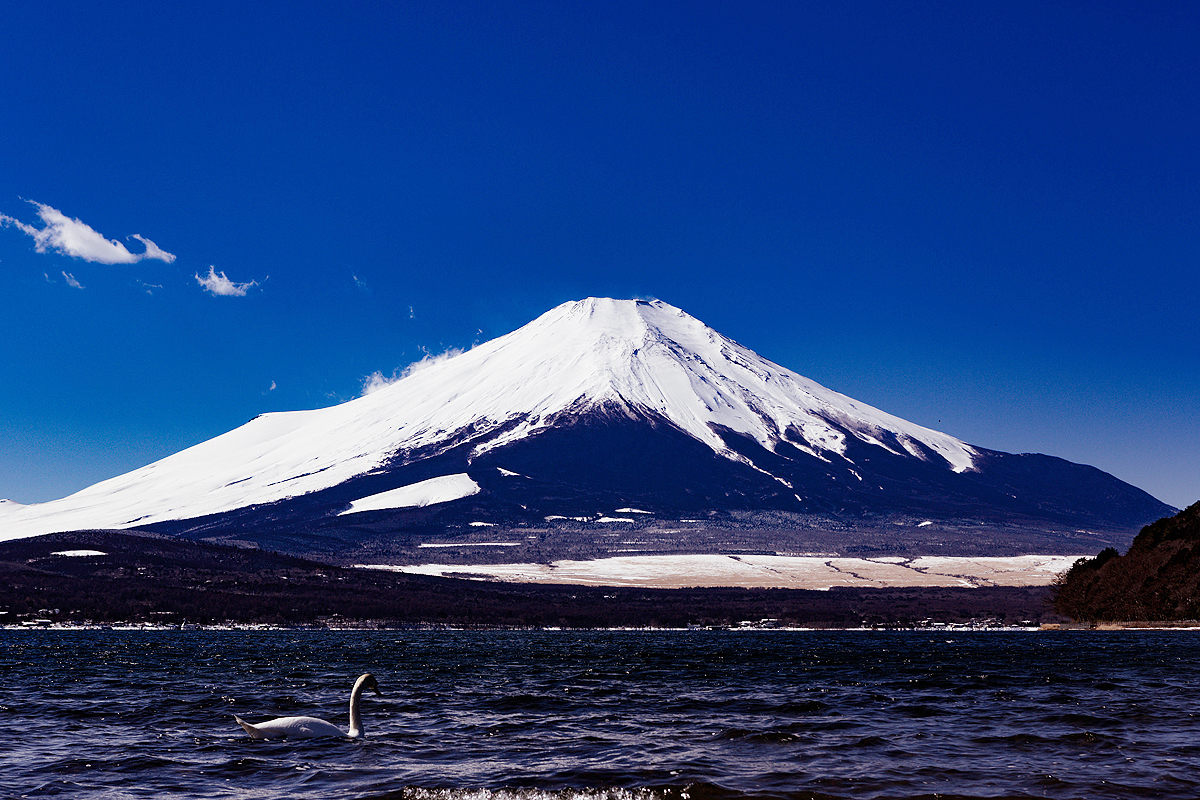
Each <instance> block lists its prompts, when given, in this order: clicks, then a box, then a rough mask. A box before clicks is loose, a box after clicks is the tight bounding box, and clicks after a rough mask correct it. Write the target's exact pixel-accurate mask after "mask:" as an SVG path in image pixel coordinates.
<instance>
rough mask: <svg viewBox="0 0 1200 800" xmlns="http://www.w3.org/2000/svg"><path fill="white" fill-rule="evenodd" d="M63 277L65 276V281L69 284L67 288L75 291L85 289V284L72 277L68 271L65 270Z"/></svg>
mask: <svg viewBox="0 0 1200 800" xmlns="http://www.w3.org/2000/svg"><path fill="white" fill-rule="evenodd" d="M62 276H63V280H65V281H66V282H67V286H70V287H72V288H75V289H82V288H83V284H82V283H80V282H79V281H77V280H75V276H74V275H72V274H71V273H69V272H67V271H66V270H63V274H62Z"/></svg>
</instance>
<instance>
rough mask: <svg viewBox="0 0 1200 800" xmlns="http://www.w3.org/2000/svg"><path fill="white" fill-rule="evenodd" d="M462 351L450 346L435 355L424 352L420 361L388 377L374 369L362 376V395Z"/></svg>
mask: <svg viewBox="0 0 1200 800" xmlns="http://www.w3.org/2000/svg"><path fill="white" fill-rule="evenodd" d="M464 352H465V351H464V350H462V349H460V348H457V347H452V348H450V349H449V350H447V351H446V352H444V353H437V354H436V355H434V354H429V353H426V355H425V357H424V358H422V359H421V360H420V361H414V362H413V363H411V364H409V365H408V366H407V367H405V368H403V369H398V370H396V371H395V372H393V373H392V376H391V377H390V378H389V377H388V376H386V375H384V374H383V373H382V372H380V371H379V370H376V371H374V372H372V373H371V374H370V375H368V376H367V377H365V378H363V388H362V396H363V397H366V396H367V395H369V394H371V393H373V392H378V391H379V390H380V389H386V388H387V387H389V386H391V385H392V384H393V383H395V382H396V381H400V380H404V379H405V378H407V377H408V376H409V375H413V374H416V373H418V372H421V371H422V370H426V369H429V368H430V367H432V366H435V365H437V364H441V363H442V362H443V361H447V360H449V359H451V358H454V357H455V356H459V355H462V354H463V353H464Z"/></svg>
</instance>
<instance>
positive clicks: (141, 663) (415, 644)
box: [0, 631, 1200, 800]
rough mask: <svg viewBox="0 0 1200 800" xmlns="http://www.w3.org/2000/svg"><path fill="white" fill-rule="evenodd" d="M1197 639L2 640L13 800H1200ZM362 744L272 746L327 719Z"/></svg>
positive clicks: (2, 763) (227, 635) (132, 635)
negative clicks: (362, 678) (359, 697)
mask: <svg viewBox="0 0 1200 800" xmlns="http://www.w3.org/2000/svg"><path fill="white" fill-rule="evenodd" d="M1198 664H1200V633H1196V632H1187V631H1176V632H1146V631H1141V632H1121V633H1117V632H1098V633H1088V632H1055V633H1050V632H982V633H962V632H953V633H947V634H928V633H919V632H890V633H888V632H867V631H856V632H851V631H847V632H803V631H762V632H717V631H696V632H590V633H579V632H566V631H543V632H446V631H439V632H408V631H370V632H353V631H339V632H308V631H269V632H266V631H263V632H241V631H236V632H235V631H183V632H137V631H129V632H124V631H12V632H0V796H2V797H49V796H59V797H96V798H99V797H114V798H115V797H151V796H166V795H169V796H172V797H206V798H207V797H313V798H316V797H320V798H325V797H338V798H414V800H425V799H426V798H428V799H429V800H441V799H443V798H444V799H445V800H451V799H452V798H460V797H469V798H481V800H491V799H492V798H571V799H574V798H580V800H583V799H584V798H607V797H613V798H630V799H631V800H632V798H660V797H661V798H679V800H684V798H688V799H689V800H691V799H694V800H702V799H703V798H734V797H787V798H805V797H817V798H825V797H834V798H902V797H903V798H909V797H934V796H938V797H1062V798H1067V797H1071V798H1074V797H1080V798H1097V797H1198V796H1200V687H1198V681H1197V665H1198ZM362 672H373V673H374V674H375V675H376V676H377V677H378V679H379V683H380V686H381V688H382V690H383V692H384V695H383V696H382V697H376V696H374V695H370V694H368V695H367V696H366V697H365V699H364V701H363V721H364V727H365V730H366V735H365V736H364V737H363V738H361V739H358V740H349V739H323V740H308V741H255V740H251V739H249V738H248V737H247V736H246V735H245V734H244V733H243V732H242V730H241V729H240V728H239V727H238V726H237V724H236V723H235V722H234V720H233V715H234V714H238V715H239V716H242V717H244V718H246V719H247V720H249V721H258V720H263V719H267V718H269V717H274V716H286V715H298V714H309V715H314V716H320V717H324V718H326V719H328V720H330V721H331V722H334V723H335V724H338V725H341V726H342V727H345V725H346V708H347V700H348V696H349V689H350V686H351V683H352V682H353V679H354V678H355V677H356V676H357V675H358V674H359V673H362Z"/></svg>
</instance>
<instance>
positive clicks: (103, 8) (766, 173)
mask: <svg viewBox="0 0 1200 800" xmlns="http://www.w3.org/2000/svg"><path fill="white" fill-rule="evenodd" d="M1197 42H1200V4H1195V3H1182V2H1181V3H1171V2H1163V3H1152V4H1141V3H1105V2H1091V3H1083V2H1074V3H1055V2H1036V3H1023V2H1013V3H959V2H935V3H923V2H910V3H895V2H859V3H834V2H826V3H803V2H780V3H756V2H751V3H706V2H681V3H661V2H659V3H654V2H650V3H647V2H630V3H622V2H614V3H563V2H547V3H530V2H508V3H473V2H455V3H443V2H430V3H418V2H408V3H378V4H368V3H343V4H334V3H309V2H288V3H253V2H251V3H246V2H238V3H222V2H216V3H205V4H177V3H159V2H154V3H142V2H123V3H121V4H108V3H90V4H86V3H49V4H47V3H40V4H38V3H20V4H15V5H13V6H12V7H8V8H6V9H5V20H4V24H3V26H0V75H3V76H4V78H3V80H2V81H0V112H2V113H0V120H2V122H3V124H0V147H2V150H0V152H2V153H3V155H2V156H0V215H3V217H4V219H3V220H0V222H2V223H3V224H0V280H2V281H3V286H4V291H3V292H0V348H3V351H2V353H0V357H2V364H3V366H2V367H0V497H8V498H11V499H13V500H16V501H19V502H26V503H28V502H39V501H44V500H50V499H54V498H57V497H61V496H63V495H65V494H68V493H70V492H72V491H75V490H78V489H80V488H83V487H84V486H86V485H89V484H91V483H93V482H95V481H97V480H101V479H103V478H106V477H111V476H113V475H116V474H120V473H122V472H126V471H128V470H130V469H133V468H135V467H138V466H141V465H143V464H146V463H149V462H150V461H153V460H155V459H158V458H161V457H163V456H165V455H168V454H170V453H172V452H175V451H177V450H180V449H182V448H184V447H187V446H189V445H192V444H195V443H197V442H199V441H202V440H205V439H208V438H211V437H212V436H215V435H217V434H220V433H222V432H224V431H226V430H229V429H231V428H234V427H236V426H238V425H240V424H242V423H244V422H246V421H247V420H249V419H250V418H252V417H253V416H255V415H256V414H259V413H262V412H264V411H277V410H290V409H300V408H314V407H319V406H325V405H330V404H332V403H336V402H340V401H343V400H348V399H351V398H353V397H355V396H357V395H358V394H359V393H360V392H361V390H362V387H363V383H364V380H366V379H367V378H368V376H370V375H371V374H373V373H375V372H380V373H382V374H384V375H390V374H392V373H393V372H394V371H395V370H397V369H398V368H401V367H403V366H405V365H407V364H408V363H411V362H413V361H416V360H418V359H420V358H422V357H423V356H424V355H426V354H429V353H440V352H443V351H446V350H448V349H451V348H466V347H470V346H471V345H472V344H475V343H478V342H480V341H484V340H487V339H490V338H493V337H495V336H497V335H500V334H503V333H506V332H508V331H510V330H513V329H515V328H517V327H519V326H520V325H522V324H524V323H525V322H527V321H529V320H531V319H533V318H534V317H536V316H537V315H539V314H540V313H542V312H544V311H546V310H547V309H549V308H551V307H552V306H554V305H556V304H558V303H561V302H564V301H567V300H573V299H579V298H582V297H586V296H589V295H596V296H613V297H634V296H637V297H658V298H660V299H662V300H664V301H666V302H668V303H671V304H673V305H676V306H679V307H681V308H683V309H684V310H686V311H687V312H689V313H690V314H692V315H693V316H696V317H698V318H699V319H701V320H703V321H705V322H706V323H708V324H709V325H711V326H713V327H714V328H716V329H717V330H719V331H721V332H722V333H724V334H726V335H727V336H731V337H732V338H734V339H737V340H738V341H740V342H742V343H743V344H745V345H747V346H749V347H751V348H753V349H754V350H756V351H758V352H759V353H761V354H762V355H764V356H766V357H768V358H770V359H772V360H774V361H776V362H778V363H780V364H782V365H784V366H786V367H789V368H791V369H793V370H795V371H797V372H799V373H801V374H803V375H806V376H808V377H810V378H813V379H814V380H817V381H819V382H821V383H823V384H825V385H826V386H829V387H830V388H832V389H835V390H837V391H840V392H843V393H846V394H849V395H851V396H853V397H855V398H857V399H859V400H862V401H864V402H867V403H871V404H872V405H875V406H877V407H879V408H882V409H884V410H886V411H888V412H891V413H893V414H897V415H899V416H902V417H905V418H907V419H910V420H912V421H914V422H917V423H920V424H923V425H927V426H930V427H933V428H936V429H938V430H942V431H945V432H947V433H950V434H952V435H954V436H957V437H959V438H961V439H964V440H965V441H967V442H970V443H972V444H977V445H980V446H983V447H989V448H993V449H997V450H1003V451H1007V452H1041V453H1048V454H1051V455H1056V456H1061V457H1063V458H1067V459H1070V460H1072V461H1078V462H1083V463H1088V464H1093V465H1095V466H1098V467H1100V468H1101V469H1104V470H1106V471H1108V472H1111V473H1113V474H1115V475H1117V476H1118V477H1120V478H1122V479H1124V480H1127V481H1130V482H1131V483H1133V484H1135V485H1137V486H1140V487H1142V488H1144V489H1146V490H1147V491H1149V492H1151V493H1152V494H1154V495H1156V496H1157V497H1159V498H1160V499H1162V500H1164V501H1166V502H1169V503H1171V504H1173V505H1176V506H1182V505H1185V504H1189V503H1191V502H1195V501H1196V500H1200V413H1198V412H1200V325H1197V322H1196V319H1197V308H1198V306H1197V300H1198V298H1200V147H1198V146H1197V142H1198V141H1200V44H1197ZM89 231H90V232H91V233H90V234H89ZM114 242H115V244H114Z"/></svg>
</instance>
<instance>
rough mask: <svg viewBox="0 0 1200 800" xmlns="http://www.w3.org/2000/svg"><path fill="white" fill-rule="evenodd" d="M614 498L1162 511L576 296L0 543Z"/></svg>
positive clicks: (126, 482) (518, 513)
mask: <svg viewBox="0 0 1200 800" xmlns="http://www.w3.org/2000/svg"><path fill="white" fill-rule="evenodd" d="M456 504H457V506H456ZM623 506H625V507H635V506H636V507H637V508H638V509H639V510H641V511H646V512H649V513H652V514H656V515H660V516H670V515H672V514H674V515H682V514H695V513H700V512H706V511H727V510H730V509H738V510H743V511H778V512H788V513H801V514H822V515H826V516H830V517H833V518H845V519H854V518H861V517H863V516H864V515H867V516H872V515H875V516H878V515H883V514H888V513H908V514H914V515H920V516H925V517H930V518H933V519H940V518H964V517H981V518H988V519H993V520H994V519H1010V518H1018V517H1019V518H1022V519H1033V520H1048V521H1053V522H1055V523H1059V524H1069V525H1092V526H1101V527H1109V528H1132V527H1136V526H1140V525H1141V524H1144V523H1146V522H1149V521H1152V520H1153V519H1157V518H1158V517H1160V516H1162V515H1163V514H1164V513H1167V512H1168V511H1170V509H1169V507H1168V506H1166V505H1164V504H1162V503H1159V502H1158V501H1156V500H1154V498H1152V497H1150V496H1149V495H1147V494H1146V493H1144V492H1141V491H1140V490H1138V489H1136V488H1134V487H1131V486H1129V485H1127V484H1124V483H1122V482H1121V481H1119V480H1117V479H1116V478H1113V477H1112V476H1109V475H1107V474H1105V473H1103V472H1100V471H1099V470H1096V469H1094V468H1091V467H1084V466H1081V465H1076V464H1070V463H1069V462H1065V461H1062V460H1060V459H1054V458H1051V457H1048V456H1028V455H1027V456H1011V455H1007V454H1003V453H997V452H994V451H989V450H985V449H982V448H978V447H972V446H970V445H968V444H965V443H963V442H961V441H959V440H958V439H955V438H954V437H952V436H949V435H947V434H944V433H939V432H937V431H933V430H930V429H928V428H924V427H921V426H919V425H915V424H913V423H911V422H907V421H905V420H902V419H900V418H898V417H895V416H893V415H891V414H887V413H885V412H883V411H880V410H878V409H875V408H872V407H870V406H868V405H865V404H863V403H860V402H858V401H856V400H853V399H851V398H849V397H846V396H845V395H842V394H838V393H837V392H834V391H831V390H829V389H827V388H825V387H823V386H821V385H819V384H817V383H815V382H813V381H811V380H809V379H807V378H804V377H802V376H800V375H798V374H796V373H795V372H792V371H791V370H788V369H786V368H784V367H781V366H779V365H777V364H774V363H772V362H770V361H768V360H766V359H764V358H762V357H761V356H759V355H757V354H756V353H754V352H752V351H751V350H749V349H747V348H745V347H743V346H741V345H739V344H738V343H736V342H734V341H733V340H731V339H728V338H726V337H724V336H722V335H721V334H719V333H717V332H716V331H714V330H712V329H711V328H709V327H707V326H705V325H704V324H703V323H701V322H700V321H699V320H696V319H694V318H693V317H691V316H688V315H687V314H685V313H684V312H683V311H681V310H679V309H677V308H674V307H672V306H670V305H667V304H666V303H662V302H659V301H640V300H639V301H635V300H611V299H601V298H589V299H586V300H582V301H578V302H571V303H565V304H563V305H561V306H558V307H557V308H554V309H551V310H550V311H549V312H547V313H546V314H544V315H542V316H541V317H539V318H538V319H536V320H534V321H533V322H531V323H529V324H527V325H525V326H524V327H522V328H520V329H519V330H516V331H514V332H512V333H510V334H508V335H506V336H501V337H499V338H497V339H494V340H492V341H490V342H487V343H485V344H482V345H479V346H478V347H475V348H473V349H471V350H469V351H467V352H464V353H461V354H459V355H457V356H454V357H452V358H447V359H445V360H441V361H438V362H436V363H432V364H428V365H425V366H424V367H423V368H420V369H415V370H412V371H411V373H410V374H408V375H406V376H405V377H403V378H402V379H400V380H398V381H396V382H394V383H392V384H391V385H389V386H387V387H385V388H382V389H379V390H378V391H375V392H372V393H371V394H368V395H366V396H364V397H361V398H358V399H356V400H352V401H350V402H347V403H343V404H340V405H336V406H332V407H330V408H323V409H317V410H311V411H292V412H282V413H271V414H264V415H262V416H259V417H257V418H255V419H254V420H251V421H250V422H249V423H247V424H245V425H243V426H242V427H240V428H237V429H235V430H233V431H230V432H229V433H226V434H223V435H221V436H218V437H216V438H214V439H211V440H209V441H206V442H203V443H201V444H198V445H196V446H194V447H191V448H188V449H187V450H184V451H182V452H179V453H176V454H175V455H172V456H169V457H167V458H164V459H162V460H161V461H157V462H155V463H153V464H150V465H148V466H145V467H143V468H141V469H138V470H134V471H133V472H130V473H127V474H125V475H121V476H118V477H115V478H112V479H110V480H107V481H103V482H101V483H98V484H96V485H94V486H91V487H89V488H87V489H84V490H82V491H80V492H78V493H76V494H74V495H71V496H69V497H66V498H63V499H61V500H56V501H53V502H49V503H42V504H35V505H28V506H20V505H18V504H12V503H7V504H3V505H0V539H11V538H18V537H22V536H31V535H36V534H41V533H48V532H52V531H61V530H71V529H81V528H133V527H137V528H153V529H158V530H168V531H173V532H184V531H204V532H206V534H208V535H213V534H220V533H221V532H222V531H225V530H229V531H234V530H239V531H245V530H250V529H254V530H258V531H261V530H264V529H268V528H270V529H274V530H278V531H297V530H301V529H302V530H307V531H312V530H316V529H320V530H323V531H330V530H334V529H338V528H339V527H340V528H345V527H347V526H350V527H352V526H355V525H361V524H370V525H372V526H374V529H375V530H379V529H380V526H383V528H386V527H387V525H388V524H389V523H388V522H387V521H386V519H392V520H393V522H392V523H390V524H394V525H396V526H398V527H403V526H404V525H407V524H411V522H412V510H413V509H425V511H423V512H422V514H423V515H424V516H423V519H425V520H428V517H429V514H430V512H429V511H428V509H430V508H432V507H438V509H439V513H443V512H445V513H450V512H447V511H446V509H453V508H455V507H465V508H469V509H470V511H469V514H468V516H471V517H472V519H473V520H474V521H476V522H477V523H479V524H492V525H498V524H505V525H512V524H519V523H521V522H527V521H530V520H543V519H544V518H545V517H548V516H549V517H553V516H556V515H566V516H578V515H585V516H586V515H588V514H599V513H603V511H604V510H605V509H616V508H620V507H623ZM464 513H466V512H464ZM405 514H408V515H409V516H408V517H405V516H404V515H405ZM450 516H454V515H453V513H450Z"/></svg>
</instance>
